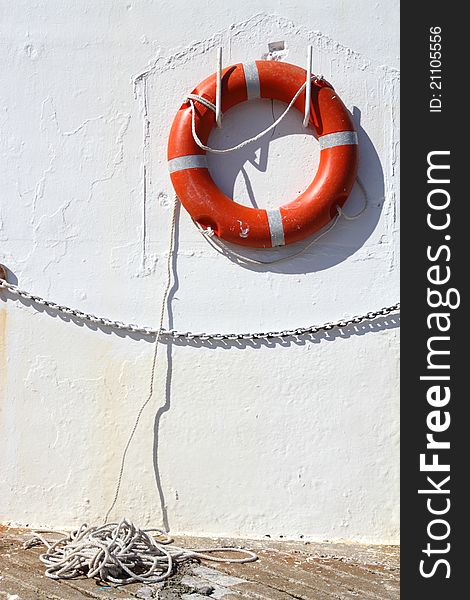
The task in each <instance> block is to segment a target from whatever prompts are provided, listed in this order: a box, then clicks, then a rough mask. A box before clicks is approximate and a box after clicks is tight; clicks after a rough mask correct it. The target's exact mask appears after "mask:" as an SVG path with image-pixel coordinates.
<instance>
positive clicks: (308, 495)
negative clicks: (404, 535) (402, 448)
mask: <svg viewBox="0 0 470 600" xmlns="http://www.w3.org/2000/svg"><path fill="white" fill-rule="evenodd" d="M397 22H398V2H397V1H396V0H392V1H391V2H385V1H383V0H379V1H378V2H372V1H368V0H358V1H356V2H354V3H351V2H343V1H340V0H333V1H330V2H327V3H325V2H319V1H318V0H296V2H285V1H283V2H280V1H277V0H271V1H268V0H261V1H258V2H257V3H253V2H250V1H249V0H238V1H237V2H236V3H232V4H230V3H227V2H222V1H216V2H206V3H193V2H185V1H183V2H179V3H174V2H164V1H161V2H156V1H155V2H153V1H151V0H140V1H139V0H127V1H121V0H119V1H116V0H101V1H100V2H91V1H85V0H81V1H80V2H73V1H72V0H65V1H64V0H45V1H40V0H38V1H37V2H30V1H29V0H17V1H16V2H7V1H6V0H2V1H1V2H0V31H1V36H0V59H1V64H2V68H1V75H0V79H1V85H0V129H1V136H0V156H1V160H0V183H1V190H2V194H1V200H0V202H1V208H0V211H1V212H0V241H1V255H0V262H2V263H3V264H5V265H6V266H7V267H8V269H9V274H8V276H9V279H10V281H12V282H13V283H16V282H17V283H18V285H19V286H20V287H21V288H24V289H27V290H29V291H31V292H32V293H34V294H38V295H41V296H44V297H47V298H50V299H52V300H54V301H56V302H59V303H61V304H65V305H68V306H72V307H76V308H79V309H81V310H84V311H86V312H90V313H93V314H96V315H100V316H105V317H109V318H112V319H119V320H121V321H125V322H131V323H139V324H144V325H149V326H154V327H156V326H157V324H158V318H159V312H160V305H161V297H162V293H163V289H164V284H165V277H166V255H167V251H168V232H169V225H170V221H171V215H172V206H173V193H172V187H171V182H170V179H169V176H168V172H167V164H166V143H167V138H168V133H169V128H170V126H171V122H172V119H173V116H174V114H175V111H176V110H177V108H178V106H179V105H180V104H181V102H182V100H183V98H184V97H185V94H186V93H188V92H189V91H191V89H192V88H193V87H194V86H195V84H196V83H197V82H199V81H201V80H202V79H203V78H205V77H206V76H207V75H208V74H210V73H211V72H213V71H214V70H215V59H216V49H217V48H218V47H219V46H222V47H223V49H224V63H225V64H231V63H235V62H244V61H245V62H246V61H252V60H256V59H260V58H270V59H275V60H285V61H287V62H292V63H295V64H300V65H304V64H305V60H306V48H307V45H308V44H312V45H313V55H314V71H315V72H316V73H321V74H323V75H324V76H325V77H326V78H327V79H328V80H329V81H331V82H332V83H333V84H334V86H335V89H336V91H337V92H338V94H339V95H340V96H341V98H342V99H343V101H344V102H345V104H346V106H347V107H348V108H349V110H350V111H351V112H352V114H353V116H354V120H355V123H356V125H357V127H358V131H359V142H360V153H361V157H360V165H359V174H360V178H361V181H362V182H363V184H364V186H365V188H366V190H367V194H368V197H369V204H368V207H367V210H366V211H365V213H364V214H363V215H362V216H361V218H359V219H357V220H354V221H348V220H345V219H341V220H339V222H338V224H337V225H336V227H335V228H334V229H333V230H332V231H330V232H328V233H327V234H326V235H325V236H323V237H322V238H321V240H319V241H318V242H317V243H316V244H313V245H312V246H311V247H310V248H309V249H307V250H306V251H305V252H304V253H303V254H302V255H301V256H299V257H297V258H295V259H292V260H291V261H284V262H280V263H278V264H277V265H273V266H271V267H265V266H263V267H251V266H250V267H247V266H241V265H240V264H238V263H237V261H234V260H230V259H229V258H227V257H226V256H223V255H221V254H219V253H217V252H216V251H215V250H214V249H213V248H212V247H210V246H209V245H208V244H207V243H206V241H205V240H204V239H203V238H202V236H201V234H200V233H199V232H198V231H197V230H196V229H195V227H194V226H193V224H192V222H191V220H190V218H189V217H188V215H187V213H186V212H185V211H184V210H181V211H180V213H179V214H178V222H177V232H176V233H177V243H176V250H177V252H176V259H175V261H174V262H173V265H172V267H173V272H174V285H173V286H172V289H171V292H170V304H171V308H170V310H169V313H167V317H166V321H165V323H166V325H169V326H170V327H173V328H175V329H178V330H182V331H188V330H190V331H208V332H227V331H230V332H239V331H247V332H250V331H266V330H280V329H285V328H295V327H299V326H305V325H310V324H321V323H324V322H328V321H336V320H338V319H340V318H341V317H344V316H352V315H355V314H363V313H366V312H368V311H371V310H376V309H379V308H381V307H383V306H388V305H390V304H393V303H395V302H396V301H397V300H398V293H399V290H398V212H397V211H398V198H397V190H398V176H399V173H398V158H399V155H398V90H399V71H398V67H399V64H398V56H397V55H398V25H397ZM278 41H282V42H284V50H280V51H278V52H275V53H274V54H272V53H271V54H269V51H268V44H269V43H271V42H278ZM282 110H283V105H281V104H279V103H278V102H273V103H271V102H270V101H268V100H264V101H253V102H251V103H247V104H245V105H240V106H238V107H236V108H234V109H233V110H231V111H229V112H228V113H227V114H226V115H225V118H224V122H223V127H222V129H220V130H217V131H215V132H214V133H213V134H212V135H211V138H210V143H211V144H212V145H214V146H218V147H226V146H228V145H233V144H235V143H237V142H239V141H241V140H243V139H245V138H247V137H250V136H251V135H253V134H254V133H257V132H259V131H261V130H262V129H263V128H264V127H266V126H267V125H269V124H270V123H272V121H273V119H274V118H276V117H277V116H279V114H280V113H281V112H282ZM318 156H319V150H318V143H317V141H316V140H315V138H314V137H313V135H312V132H311V131H308V132H307V131H306V130H304V129H303V127H302V117H301V115H300V114H299V113H296V114H294V113H292V114H291V113H289V115H288V118H286V119H285V121H283V123H282V124H281V125H279V126H278V127H277V128H276V130H275V131H274V133H272V134H271V133H270V134H269V136H267V137H265V138H263V140H261V141H260V142H258V143H257V144H254V145H250V146H247V147H246V148H244V149H243V150H241V151H239V152H237V153H234V154H231V155H228V156H219V155H217V156H215V155H211V156H210V158H209V165H210V170H211V173H212V175H213V177H214V179H215V180H216V182H217V184H218V185H219V186H220V187H221V188H222V189H223V190H224V191H225V192H226V193H227V194H229V195H231V196H233V197H234V198H235V199H236V200H238V201H239V202H242V203H247V204H251V203H254V204H255V205H258V206H261V207H270V208H273V207H276V206H279V205H281V204H283V203H285V202H287V201H289V200H290V199H292V198H293V197H294V196H296V195H297V194H298V193H299V192H301V191H302V190H303V189H305V187H306V186H307V184H308V182H309V181H310V180H311V179H312V176H313V174H314V172H315V169H316V166H317V163H318ZM363 201H364V198H363V194H362V193H361V189H360V187H359V186H356V187H355V188H354V190H353V193H352V195H351V197H350V200H349V201H348V203H347V204H346V205H345V211H347V213H348V214H354V213H356V212H357V211H359V210H360V209H361V207H362V205H363ZM301 246H302V244H301V245H300V247H301ZM295 249H296V248H295V247H292V246H291V247H289V248H286V249H282V250H279V251H275V254H274V255H275V256H283V255H284V254H286V253H289V252H291V251H293V250H295ZM251 255H253V254H251ZM256 256H260V254H256ZM261 256H262V258H263V259H268V258H270V257H272V256H273V254H272V253H271V254H270V253H262V254H261ZM398 325H399V320H398V317H397V316H394V317H388V318H384V319H378V320H376V321H374V322H372V323H366V324H363V325H359V326H357V327H355V328H354V327H349V328H346V329H344V330H333V331H331V332H329V333H323V334H319V335H316V336H313V337H310V338H303V339H289V340H286V341H283V342H282V343H280V342H279V341H276V340H273V341H269V342H263V341H261V342H256V343H252V342H249V341H247V342H246V343H240V344H231V345H230V344H229V345H224V344H220V343H219V344H213V345H211V344H203V345H200V344H199V345H198V344H196V343H183V342H181V343H178V344H173V345H170V344H167V343H165V344H163V345H162V346H161V347H160V350H159V355H158V360H157V367H156V374H155V385H154V394H153V397H152V398H151V400H150V402H149V404H148V405H147V407H146V408H145V410H144V412H143V415H142V419H141V422H140V424H139V427H138V429H137V434H136V437H135V438H134V440H133V443H132V445H131V447H130V449H129V452H128V455H127V462H126V466H125V469H124V473H123V482H122V488H121V493H120V495H119V498H118V502H117V504H116V506H115V508H114V510H113V512H112V515H111V516H112V517H113V518H118V517H119V516H122V515H127V516H128V517H130V518H132V519H133V520H135V521H136V522H138V523H140V524H143V525H148V524H153V525H154V526H164V527H167V528H169V529H171V531H173V532H175V533H191V534H196V535H200V534H208V535H230V536H240V537H263V536H265V535H270V536H272V537H273V538H275V537H279V536H284V537H285V538H291V539H298V538H301V537H302V536H303V539H309V538H310V539H316V540H323V539H329V540H339V539H354V540H364V541H370V542H381V543H389V542H396V541H397V539H398V491H399V489H398V444H399V439H398V331H399V330H398ZM0 333H1V347H0V373H1V388H0V489H1V493H0V522H4V523H15V524H18V525H31V526H32V525H34V526H36V525H44V526H55V527H57V526H72V525H76V524H78V523H80V522H82V521H83V520H86V521H87V522H89V523H93V522H100V521H101V519H102V518H103V516H104V513H105V512H106V510H107V508H108V507H109V505H110V503H111V501H112V499H113V496H114V490H115V486H116V479H117V476H118V473H119V467H120V461H121V456H122V452H123V449H124V445H125V443H126V439H127V437H128V435H129V432H130V430H131V428H132V424H133V422H134V419H135V416H136V413H137V411H138V409H139V407H140V406H141V405H142V403H143V402H144V400H145V398H146V397H147V395H148V390H149V379H150V370H151V362H152V351H153V345H152V338H151V337H145V336H126V335H122V334H121V335H118V334H116V333H115V332H113V331H111V330H109V329H94V328H92V327H89V326H87V325H84V324H83V323H81V322H79V321H76V322H75V321H73V320H67V319H64V318H61V317H60V316H59V315H57V314H56V313H55V312H54V311H46V310H38V307H37V306H35V305H33V304H31V303H28V302H19V301H15V300H14V299H12V298H11V297H9V296H8V294H1V301H0Z"/></svg>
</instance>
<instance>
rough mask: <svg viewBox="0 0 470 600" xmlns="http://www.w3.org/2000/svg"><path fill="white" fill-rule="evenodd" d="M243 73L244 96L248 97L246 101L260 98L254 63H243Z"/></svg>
mask: <svg viewBox="0 0 470 600" xmlns="http://www.w3.org/2000/svg"><path fill="white" fill-rule="evenodd" d="M243 71H244V73H245V81H246V95H247V96H248V100H253V99H255V98H260V96H261V93H260V87H259V74H258V67H257V66H256V63H255V62H250V63H243Z"/></svg>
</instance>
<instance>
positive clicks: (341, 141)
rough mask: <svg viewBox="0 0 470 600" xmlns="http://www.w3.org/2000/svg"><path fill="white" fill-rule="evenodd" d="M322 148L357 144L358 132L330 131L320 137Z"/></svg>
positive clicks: (319, 141)
mask: <svg viewBox="0 0 470 600" xmlns="http://www.w3.org/2000/svg"><path fill="white" fill-rule="evenodd" d="M318 143H319V144H320V150H325V149H326V148H334V146H353V145H355V144H357V133H356V132H355V131H338V132H337V133H328V134H327V135H323V136H321V137H319V138H318Z"/></svg>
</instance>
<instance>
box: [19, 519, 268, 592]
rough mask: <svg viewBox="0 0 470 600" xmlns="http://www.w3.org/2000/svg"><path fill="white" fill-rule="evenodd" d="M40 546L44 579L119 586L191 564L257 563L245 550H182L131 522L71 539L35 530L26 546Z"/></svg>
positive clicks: (153, 579) (156, 578)
mask: <svg viewBox="0 0 470 600" xmlns="http://www.w3.org/2000/svg"><path fill="white" fill-rule="evenodd" d="M48 533H56V534H57V533H62V536H61V537H59V538H57V539H55V540H49V539H47V537H46V536H45V535H44V534H48ZM39 544H43V545H44V546H46V551H45V552H44V553H43V554H41V555H40V557H39V558H40V560H41V561H42V562H43V563H44V564H45V565H46V570H45V575H46V577H50V578H51V579H72V578H74V577H83V576H86V577H88V578H93V577H95V578H99V579H100V580H101V581H104V582H109V583H112V584H116V585H124V584H128V583H136V582H144V583H148V584H152V583H159V582H161V581H165V580H166V579H168V578H169V577H170V576H171V575H172V574H173V573H174V570H175V568H176V567H177V565H178V564H180V563H182V562H186V561H188V560H191V559H199V560H206V561H213V562H220V563H248V562H253V561H255V560H257V558H258V557H257V556H256V554H255V553H254V552H251V551H250V550H245V549H242V548H228V547H220V548H195V549H185V548H180V547H179V546H176V545H174V544H173V540H172V539H171V538H170V537H169V536H168V535H167V534H166V533H165V532H164V531H162V530H160V529H139V528H138V527H136V526H135V525H134V524H133V523H132V522H131V521H129V520H127V519H122V521H120V522H119V523H109V524H106V525H102V526H101V527H89V526H88V525H86V524H83V525H82V526H81V527H79V529H77V530H75V531H72V532H71V533H70V534H64V533H63V532H53V531H48V530H39V531H35V532H34V533H33V537H32V539H30V540H28V541H27V542H25V544H24V547H25V548H31V547H32V546H36V545H39ZM214 553H224V554H226V553H238V554H241V555H242V557H241V558H231V557H228V556H227V557H223V556H222V557H221V556H212V554H214Z"/></svg>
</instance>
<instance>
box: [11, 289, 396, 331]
mask: <svg viewBox="0 0 470 600" xmlns="http://www.w3.org/2000/svg"><path fill="white" fill-rule="evenodd" d="M0 289H4V290H8V291H9V292H10V293H11V294H13V295H14V296H17V297H20V298H24V299H25V300H28V301H30V302H33V303H34V304H38V305H40V306H45V307H46V308H50V309H52V310H55V311H57V312H60V313H62V314H64V315H68V316H70V317H74V318H76V319H80V320H81V321H87V322H89V323H93V324H94V325H99V326H102V327H110V328H112V329H118V330H120V331H127V332H129V333H137V334H141V335H148V336H155V335H157V334H158V333H159V330H158V329H152V328H151V327H140V326H139V325H134V324H132V323H122V321H113V320H111V319H106V318H104V317H97V316H95V315H92V314H90V313H85V312H82V311H81V310H77V309H73V308H69V307H68V306H63V305H61V304H56V303H55V302H51V301H50V300H45V299H44V298H41V297H40V296H34V295H33V294H30V293H29V292H26V291H24V290H21V289H20V288H18V287H17V286H16V285H13V284H11V283H8V282H7V281H5V280H4V279H0ZM398 310H400V303H399V302H397V303H396V304H393V305H392V306H386V307H384V308H381V309H379V310H375V311H370V312H367V313H366V314H364V315H361V316H356V317H350V318H344V319H340V320H339V321H336V322H333V323H324V324H323V325H311V326H309V327H298V328H296V329H284V330H282V331H268V332H255V333H192V332H190V331H186V332H182V331H176V330H174V329H170V330H167V329H162V330H161V332H160V333H161V336H162V337H165V338H171V339H174V340H178V339H180V338H182V339H185V340H200V341H208V340H215V341H237V340H260V339H272V338H289V337H299V336H305V335H311V334H315V333H320V332H321V331H330V330H331V329H342V328H344V327H347V326H348V325H358V324H359V323H362V322H363V321H372V320H373V319H376V318H377V317H385V316H386V315H389V314H391V313H394V312H397V311H398Z"/></svg>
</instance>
